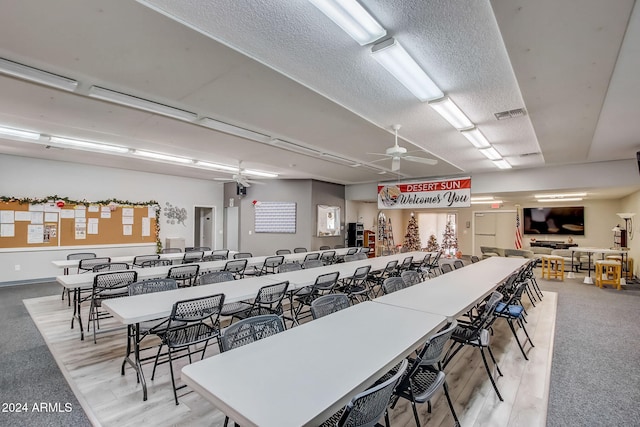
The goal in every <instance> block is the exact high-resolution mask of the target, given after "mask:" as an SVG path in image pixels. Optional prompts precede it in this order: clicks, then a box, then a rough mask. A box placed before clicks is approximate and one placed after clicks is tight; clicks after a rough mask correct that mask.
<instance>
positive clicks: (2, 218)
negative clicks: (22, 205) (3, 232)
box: [0, 211, 14, 224]
mask: <svg viewBox="0 0 640 427" xmlns="http://www.w3.org/2000/svg"><path fill="white" fill-rule="evenodd" d="M13 222H14V219H13V211H0V223H2V224H13Z"/></svg>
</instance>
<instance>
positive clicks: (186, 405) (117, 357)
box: [24, 292, 557, 427]
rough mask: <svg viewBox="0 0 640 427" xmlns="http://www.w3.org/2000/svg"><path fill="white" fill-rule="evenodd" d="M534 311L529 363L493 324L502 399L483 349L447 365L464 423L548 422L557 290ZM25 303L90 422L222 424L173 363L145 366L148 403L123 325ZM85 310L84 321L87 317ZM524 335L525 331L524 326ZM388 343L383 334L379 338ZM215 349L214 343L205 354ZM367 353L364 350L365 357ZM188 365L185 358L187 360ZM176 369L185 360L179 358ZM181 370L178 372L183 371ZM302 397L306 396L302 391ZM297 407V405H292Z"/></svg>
mask: <svg viewBox="0 0 640 427" xmlns="http://www.w3.org/2000/svg"><path fill="white" fill-rule="evenodd" d="M525 301H526V302H525V307H526V308H527V311H528V312H529V316H528V317H527V320H528V323H527V325H526V327H527V330H528V331H529V334H530V335H531V337H532V339H533V342H534V344H535V345H536V347H535V348H530V347H529V346H527V347H525V349H526V351H527V355H528V357H529V361H526V360H524V358H523V357H522V354H521V353H520V350H519V349H518V347H517V344H516V342H515V341H514V339H513V336H512V334H511V331H510V330H509V328H508V326H507V324H506V322H505V321H504V320H503V319H498V321H497V322H496V324H495V325H494V335H493V337H492V342H491V346H492V349H493V351H494V354H495V355H496V358H497V359H498V362H499V365H500V367H501V369H502V372H503V374H504V376H503V377H500V378H499V379H498V381H497V384H498V387H499V388H500V391H501V393H502V395H503V397H504V399H505V400H504V402H500V401H499V400H498V398H497V397H496V395H495V393H494V391H493V388H492V387H491V383H490V382H489V380H488V378H487V374H486V372H485V369H484V366H483V364H482V359H481V357H480V353H479V351H478V350H477V349H473V348H466V349H464V350H463V351H461V352H460V353H459V354H458V355H457V356H456V359H455V360H454V361H453V362H452V363H451V364H450V365H449V366H448V367H447V370H446V371H447V382H448V384H449V389H450V392H451V395H452V398H453V399H454V405H455V408H456V411H457V413H458V417H459V419H460V422H461V425H462V426H468V427H470V426H491V427H500V426H544V425H545V423H546V415H547V399H548V391H549V375H550V368H551V355H552V350H553V335H554V329H555V317H556V306H557V295H556V294H555V293H550V292H547V293H545V298H544V300H543V301H542V302H541V303H537V307H532V306H531V305H530V304H529V303H528V300H527V299H526V297H525ZM24 302H25V305H26V307H27V309H28V310H29V313H30V314H31V317H32V318H33V320H34V322H35V324H36V325H37V327H38V329H39V330H40V332H41V333H42V335H43V337H44V339H45V341H46V342H47V345H48V346H49V349H50V350H51V353H52V354H53V356H54V358H55V359H56V361H57V363H58V365H59V367H60V369H61V370H62V372H63V374H64V375H65V377H66V378H67V381H69V383H70V385H71V387H72V389H73V390H74V392H75V393H76V395H77V397H78V400H79V401H80V403H81V405H82V406H83V408H84V410H85V412H87V415H88V416H89V419H91V420H92V422H93V423H94V424H95V425H103V426H119V427H126V426H135V427H142V426H172V425H180V426H221V425H222V424H223V421H224V414H222V413H221V412H220V411H218V410H217V409H216V408H215V407H213V406H212V405H211V404H210V403H209V402H207V401H206V400H204V399H203V398H201V397H200V396H199V395H198V394H196V393H195V392H190V391H189V389H183V390H181V393H180V405H178V406H176V405H175V403H174V401H173V394H172V391H171V378H170V375H169V366H168V365H166V364H165V365H161V366H160V367H159V368H158V372H157V373H156V378H155V380H154V381H151V380H150V378H151V370H152V365H151V364H147V365H145V366H144V370H145V376H146V378H147V386H148V390H149V399H148V400H147V401H146V402H143V401H142V392H141V387H140V385H139V384H138V383H137V382H136V375H135V373H134V371H133V370H132V369H131V368H129V367H127V369H126V375H125V376H121V375H120V365H121V363H122V357H123V355H124V352H125V343H126V342H125V333H126V330H125V329H119V330H116V331H112V332H108V333H104V334H101V335H98V342H97V344H94V343H93V340H92V336H91V334H88V335H87V337H86V340H85V341H84V342H81V341H80V340H79V333H78V330H77V325H76V329H74V330H71V329H70V328H69V325H70V318H71V310H70V308H69V307H68V306H67V304H66V302H62V301H61V300H60V297H59V296H51V297H43V298H36V299H30V300H25V301H24ZM84 314H85V317H84V318H85V319H86V318H87V317H86V314H87V313H84ZM117 325H118V324H117V322H116V321H115V320H112V319H108V320H105V321H103V322H101V327H102V328H103V329H107V328H109V326H117ZM518 333H519V334H522V331H520V330H518ZM380 344H381V345H384V338H383V337H381V338H380ZM215 353H217V345H215V344H214V345H212V346H210V349H208V350H207V356H212V355H214V354H215ZM363 357H366V355H363ZM184 361H185V362H186V360H184ZM175 366H176V368H175V369H176V372H178V373H179V372H180V368H181V366H182V365H180V364H179V363H177V364H176V365H175ZM178 375H179V374H178ZM300 398H301V399H304V396H302V395H301V396H300ZM291 404H293V405H295V402H291ZM432 404H433V408H432V412H431V413H428V412H427V405H426V404H424V405H419V407H418V410H419V412H420V418H421V424H422V425H428V426H451V425H453V419H452V418H451V415H450V412H449V408H448V406H447V403H446V399H445V398H444V396H442V395H441V394H439V395H438V396H437V398H436V399H434V400H433V401H432ZM390 415H391V424H392V426H413V425H415V422H414V420H413V414H412V411H411V408H410V406H409V404H408V402H406V401H402V400H401V401H400V402H399V403H398V405H397V406H396V407H395V408H394V409H393V410H392V411H391V412H390Z"/></svg>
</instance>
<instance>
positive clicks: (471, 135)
mask: <svg viewBox="0 0 640 427" xmlns="http://www.w3.org/2000/svg"><path fill="white" fill-rule="evenodd" d="M460 133H461V134H462V135H463V136H464V137H465V138H467V139H468V140H469V142H470V143H471V144H473V146H474V147H476V148H489V147H491V144H490V143H489V140H487V138H486V137H485V136H484V135H483V134H482V132H480V129H478V128H476V127H474V128H473V129H468V130H463V131H461V132H460Z"/></svg>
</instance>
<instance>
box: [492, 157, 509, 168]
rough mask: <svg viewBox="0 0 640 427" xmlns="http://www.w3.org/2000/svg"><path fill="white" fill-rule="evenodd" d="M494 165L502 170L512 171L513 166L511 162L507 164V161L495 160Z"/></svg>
mask: <svg viewBox="0 0 640 427" xmlns="http://www.w3.org/2000/svg"><path fill="white" fill-rule="evenodd" d="M493 164H494V165H496V166H497V167H499V168H500V169H511V164H509V162H507V161H506V160H505V159H500V160H494V161H493Z"/></svg>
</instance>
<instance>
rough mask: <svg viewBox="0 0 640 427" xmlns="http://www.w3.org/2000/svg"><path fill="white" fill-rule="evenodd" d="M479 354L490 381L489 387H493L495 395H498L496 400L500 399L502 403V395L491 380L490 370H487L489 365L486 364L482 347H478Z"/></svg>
mask: <svg viewBox="0 0 640 427" xmlns="http://www.w3.org/2000/svg"><path fill="white" fill-rule="evenodd" d="M480 354H481V355H482V362H484V368H485V369H486V370H487V375H489V379H490V380H491V385H493V389H494V390H495V391H496V394H497V395H498V399H500V401H501V402H502V401H504V399H503V398H502V395H501V394H500V391H499V390H498V385H497V384H496V381H495V380H494V379H493V374H492V373H491V369H489V364H488V363H487V357H486V356H485V355H484V349H483V348H482V347H480ZM496 366H497V365H496Z"/></svg>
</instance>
